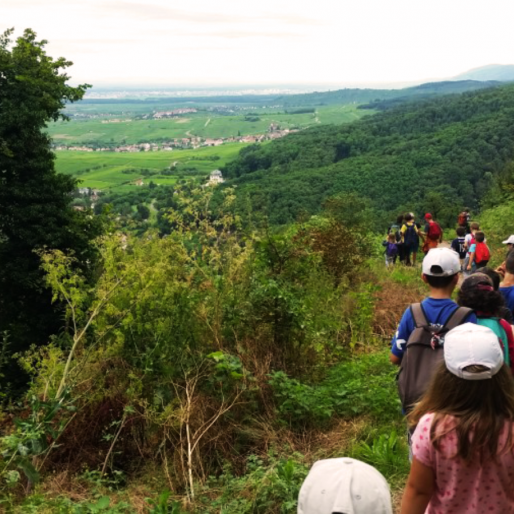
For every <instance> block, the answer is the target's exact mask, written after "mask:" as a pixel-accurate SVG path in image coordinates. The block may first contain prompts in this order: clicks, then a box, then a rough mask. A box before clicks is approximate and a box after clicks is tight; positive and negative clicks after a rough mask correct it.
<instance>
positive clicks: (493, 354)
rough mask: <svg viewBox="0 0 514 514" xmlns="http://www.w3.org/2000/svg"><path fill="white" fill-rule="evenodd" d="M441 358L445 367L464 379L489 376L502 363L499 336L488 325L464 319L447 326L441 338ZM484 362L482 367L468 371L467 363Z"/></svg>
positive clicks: (479, 378) (486, 377)
mask: <svg viewBox="0 0 514 514" xmlns="http://www.w3.org/2000/svg"><path fill="white" fill-rule="evenodd" d="M443 348H444V362H445V363H446V368H447V369H448V371H450V372H451V373H453V374H454V375H456V376H458V377H459V378H464V379H466V380H486V379H488V378H492V377H493V376H494V375H496V373H498V371H500V369H501V367H502V366H503V362H504V358H503V352H502V348H501V346H500V340H499V339H498V336H497V335H496V334H495V333H494V332H493V331H492V330H491V329H490V328H487V327H484V326H481V325H475V324H474V323H464V324H463V325H459V326H458V327H456V328H454V329H453V330H450V331H449V332H448V333H447V334H446V337H445V338H444V345H443ZM473 365H476V366H484V367H486V368H487V370H486V371H481V372H479V373H472V372H470V371H465V369H464V368H466V367H467V366H473Z"/></svg>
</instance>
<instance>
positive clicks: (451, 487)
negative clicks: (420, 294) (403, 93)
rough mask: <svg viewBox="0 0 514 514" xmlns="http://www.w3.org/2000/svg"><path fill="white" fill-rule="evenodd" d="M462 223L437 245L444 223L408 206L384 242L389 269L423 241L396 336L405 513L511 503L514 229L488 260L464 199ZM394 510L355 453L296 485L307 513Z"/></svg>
mask: <svg viewBox="0 0 514 514" xmlns="http://www.w3.org/2000/svg"><path fill="white" fill-rule="evenodd" d="M456 233H457V237H456V238H455V239H454V240H453V241H452V242H451V247H450V248H445V247H438V245H439V244H440V243H441V242H442V239H443V231H442V229H441V227H440V226H439V224H438V223H437V222H436V221H435V220H434V219H433V217H432V216H431V215H430V214H426V215H425V226H424V227H423V230H422V229H421V226H420V225H419V224H417V223H416V221H415V218H414V215H413V214H412V213H409V214H407V215H406V216H399V217H398V219H397V221H396V222H395V223H393V224H391V225H390V227H389V228H388V230H387V238H386V240H385V241H384V242H383V245H384V246H385V255H386V266H387V267H388V268H389V267H391V266H393V265H394V264H395V263H397V262H398V261H399V262H400V263H402V264H404V265H406V266H412V265H415V264H416V254H417V252H418V249H419V243H420V241H423V246H422V249H423V251H424V253H425V256H424V259H423V261H422V264H421V279H422V280H423V282H424V283H425V284H426V286H427V287H428V290H429V294H428V296H427V297H426V298H425V299H424V300H423V301H421V302H419V303H414V304H412V305H410V306H408V307H407V309H406V310H405V312H404V314H403V316H402V318H401V320H400V322H399V325H398V328H397V331H396V332H395V334H394V336H393V338H392V341H391V352H390V360H391V362H392V363H393V364H394V365H396V366H398V368H399V371H398V375H397V383H398V392H399V396H400V400H401V404H402V411H403V413H404V415H405V416H406V419H407V422H408V431H407V441H408V445H409V457H410V460H411V470H410V474H409V478H408V481H407V484H406V487H405V491H404V494H403V499H402V504H401V511H400V512H401V514H423V513H426V514H439V513H448V514H450V513H455V514H459V513H477V514H478V513H486V512H487V513H509V512H510V513H514V378H513V376H514V331H513V324H514V251H513V248H514V235H511V236H509V237H508V238H507V239H506V240H505V241H503V244H504V245H506V247H507V254H506V257H505V260H504V262H503V263H502V264H501V265H500V266H498V267H497V268H496V269H492V268H490V267H488V266H487V265H488V263H489V260H490V258H491V252H490V250H489V248H488V246H487V243H486V239H485V235H484V233H483V232H482V231H480V227H479V225H478V223H474V222H473V223H470V221H469V210H468V209H466V210H465V211H463V212H462V213H461V214H459V217H458V227H457V230H456ZM462 279H463V281H462V283H461V284H460V289H459V291H458V294H457V296H456V301H454V300H453V299H452V294H453V293H454V291H455V289H456V287H457V285H458V284H459V282H460V281H461V280H462ZM392 512H393V510H392V505H391V497H390V491H389V487H388V485H387V482H386V480H385V478H384V477H383V476H382V475H381V474H380V473H379V472H378V471H377V470H376V469H374V468H373V467H371V466H369V465H367V464H364V463H362V462H359V461H357V460H354V459H348V458H340V459H327V460H323V461H319V462H317V463H315V464H314V466H313V468H312V469H311V471H310V472H309V474H308V476H307V478H306V480H305V482H304V483H303V485H302V488H301V491H300V495H299V502H298V513H299V514H328V513H331V514H334V513H353V514H372V513H373V514H377V513H378V514H392Z"/></svg>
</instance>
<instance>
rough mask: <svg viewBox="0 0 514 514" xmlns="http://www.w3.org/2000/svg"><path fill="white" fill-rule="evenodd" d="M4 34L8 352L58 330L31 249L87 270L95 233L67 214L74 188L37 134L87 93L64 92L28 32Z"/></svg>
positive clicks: (1, 183) (1, 246)
mask: <svg viewBox="0 0 514 514" xmlns="http://www.w3.org/2000/svg"><path fill="white" fill-rule="evenodd" d="M12 33H13V29H11V30H8V31H6V32H5V33H3V34H2V35H0V333H3V332H7V333H8V341H9V348H8V351H9V353H13V352H15V351H20V350H24V349H26V348H28V347H29V346H30V345H32V344H36V345H37V344H44V343H46V342H47V341H48V338H49V337H50V335H51V334H55V333H57V332H58V331H59V330H60V328H61V326H62V323H63V316H62V311H61V310H60V308H59V306H58V305H52V294H51V292H50V290H49V289H48V288H47V287H46V285H45V282H44V275H43V272H42V271H41V269H40V258H39V256H38V253H37V252H38V250H42V249H45V248H47V249H60V250H63V251H68V252H73V254H74V255H75V257H76V258H77V262H78V263H79V265H81V266H82V267H83V268H84V269H85V270H86V271H87V270H88V269H89V270H91V269H92V267H93V262H94V256H95V253H94V250H93V247H92V245H91V239H92V238H93V237H95V236H96V235H97V234H98V233H99V228H100V227H99V222H98V221H97V220H95V219H93V217H92V216H90V215H89V214H88V213H81V212H76V211H74V210H73V209H72V208H71V200H72V192H73V190H74V188H75V187H76V181H75V180H74V179H73V178H71V177H69V176H66V175H62V174H59V173H56V171H55V167H54V160H55V155H54V154H53V152H52V151H51V140H50V138H49V136H48V135H47V133H46V130H45V129H46V124H47V123H48V122H50V121H56V120H58V119H66V117H65V116H64V115H63V114H62V113H61V111H62V109H63V108H64V107H65V104H66V103H68V102H75V101H77V100H80V99H81V98H82V96H83V95H84V92H85V91H86V89H87V88H88V87H89V86H88V85H87V84H84V85H80V86H78V87H70V86H69V85H67V81H68V79H69V77H68V75H67V74H66V73H65V72H64V70H65V69H66V68H68V67H69V66H71V64H72V63H71V62H70V61H67V60H65V59H64V58H59V59H56V60H54V59H53V58H52V57H50V56H48V55H47V54H46V52H45V45H46V43H47V42H46V41H45V40H37V38H36V34H35V33H34V32H33V31H32V30H30V29H27V30H26V31H25V32H24V34H23V36H21V37H19V38H18V39H16V41H15V42H13V41H12V40H11V36H12ZM13 373H14V371H13ZM11 378H12V377H11Z"/></svg>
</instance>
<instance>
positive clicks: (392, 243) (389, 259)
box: [382, 234, 398, 268]
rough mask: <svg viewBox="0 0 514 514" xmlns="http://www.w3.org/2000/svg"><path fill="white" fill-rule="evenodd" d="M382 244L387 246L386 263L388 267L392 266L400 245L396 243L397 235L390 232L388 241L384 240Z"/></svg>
mask: <svg viewBox="0 0 514 514" xmlns="http://www.w3.org/2000/svg"><path fill="white" fill-rule="evenodd" d="M382 246H385V264H386V268H389V266H392V265H393V264H394V262H395V261H396V257H398V246H397V244H396V236H395V235H394V234H389V235H388V236H387V240H386V241H382Z"/></svg>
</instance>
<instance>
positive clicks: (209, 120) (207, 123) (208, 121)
mask: <svg viewBox="0 0 514 514" xmlns="http://www.w3.org/2000/svg"><path fill="white" fill-rule="evenodd" d="M210 122H211V119H210V118H209V119H208V120H207V121H206V122H205V125H204V128H205V127H206V126H207V125H209V123H210Z"/></svg>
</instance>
